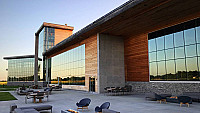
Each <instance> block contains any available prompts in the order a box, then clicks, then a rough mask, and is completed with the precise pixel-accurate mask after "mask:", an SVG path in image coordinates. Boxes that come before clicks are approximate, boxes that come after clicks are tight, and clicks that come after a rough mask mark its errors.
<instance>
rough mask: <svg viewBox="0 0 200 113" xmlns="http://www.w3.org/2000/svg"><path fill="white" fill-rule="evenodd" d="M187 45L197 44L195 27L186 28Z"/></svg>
mask: <svg viewBox="0 0 200 113" xmlns="http://www.w3.org/2000/svg"><path fill="white" fill-rule="evenodd" d="M184 39H185V45H190V44H195V28H191V29H188V30H184Z"/></svg>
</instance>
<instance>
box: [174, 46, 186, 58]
mask: <svg viewBox="0 0 200 113" xmlns="http://www.w3.org/2000/svg"><path fill="white" fill-rule="evenodd" d="M175 58H176V59H177V58H185V53H184V47H179V48H175Z"/></svg>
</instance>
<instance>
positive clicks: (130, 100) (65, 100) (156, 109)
mask: <svg viewBox="0 0 200 113" xmlns="http://www.w3.org/2000/svg"><path fill="white" fill-rule="evenodd" d="M10 93H11V94H13V95H14V96H15V97H16V98H17V99H18V100H13V101H0V113H9V109H10V108H9V106H10V104H11V103H16V104H17V105H18V107H22V106H33V105H41V104H49V105H52V106H53V113H60V112H61V110H66V109H76V108H77V107H76V102H79V100H80V99H82V98H86V97H88V98H90V99H91V100H92V101H91V104H90V106H89V109H88V110H84V113H94V112H95V111H94V108H95V107H96V106H99V105H101V104H102V103H103V102H106V101H108V102H110V103H111V106H110V109H113V110H117V111H120V113H199V112H200V103H198V102H193V104H191V105H190V107H186V105H183V106H182V107H180V106H179V104H177V103H167V104H165V103H162V104H160V103H159V102H156V101H147V100H145V98H144V95H136V94H135V95H126V96H104V95H103V94H93V93H89V92H84V91H75V90H63V91H53V92H52V94H51V95H50V97H49V101H47V100H46V98H45V99H44V100H43V103H32V100H31V99H28V104H25V96H19V95H17V94H16V93H14V92H13V91H11V92H10ZM45 113H46V112H45Z"/></svg>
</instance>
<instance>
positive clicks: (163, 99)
mask: <svg viewBox="0 0 200 113" xmlns="http://www.w3.org/2000/svg"><path fill="white" fill-rule="evenodd" d="M155 98H156V100H157V101H159V102H160V104H161V102H165V103H167V101H166V97H162V96H161V95H158V94H156V93H155Z"/></svg>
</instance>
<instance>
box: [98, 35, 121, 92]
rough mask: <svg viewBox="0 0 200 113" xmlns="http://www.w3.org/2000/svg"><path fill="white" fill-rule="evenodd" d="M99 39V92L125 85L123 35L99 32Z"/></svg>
mask: <svg viewBox="0 0 200 113" xmlns="http://www.w3.org/2000/svg"><path fill="white" fill-rule="evenodd" d="M97 41H98V42H97V55H98V58H97V62H98V92H99V93H102V92H103V91H104V88H105V87H123V86H125V71H124V70H125V69H124V39H123V37H118V36H112V35H106V34H98V35H97Z"/></svg>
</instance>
